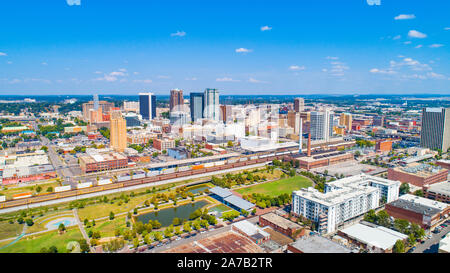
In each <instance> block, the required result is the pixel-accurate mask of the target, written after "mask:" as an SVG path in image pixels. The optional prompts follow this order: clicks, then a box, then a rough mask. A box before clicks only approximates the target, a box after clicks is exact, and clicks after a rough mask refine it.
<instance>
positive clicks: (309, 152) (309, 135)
mask: <svg viewBox="0 0 450 273" xmlns="http://www.w3.org/2000/svg"><path fill="white" fill-rule="evenodd" d="M308 156H311V133H309V134H308Z"/></svg>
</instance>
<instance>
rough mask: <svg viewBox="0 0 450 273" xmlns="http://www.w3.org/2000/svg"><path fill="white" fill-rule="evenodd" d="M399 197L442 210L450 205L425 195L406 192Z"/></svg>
mask: <svg viewBox="0 0 450 273" xmlns="http://www.w3.org/2000/svg"><path fill="white" fill-rule="evenodd" d="M399 199H403V200H407V201H409V202H413V203H418V204H421V205H424V206H427V207H432V208H435V209H438V210H440V211H443V210H445V209H446V208H447V207H448V206H449V205H448V204H446V203H443V202H439V201H435V200H431V199H428V198H424V197H419V196H415V195H412V194H405V195H402V196H400V197H399Z"/></svg>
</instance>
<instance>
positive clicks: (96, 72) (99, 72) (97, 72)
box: [94, 71, 103, 74]
mask: <svg viewBox="0 0 450 273" xmlns="http://www.w3.org/2000/svg"><path fill="white" fill-rule="evenodd" d="M102 73H103V72H102V71H95V72H94V74H102Z"/></svg>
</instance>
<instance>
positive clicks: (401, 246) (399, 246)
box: [392, 240, 405, 253]
mask: <svg viewBox="0 0 450 273" xmlns="http://www.w3.org/2000/svg"><path fill="white" fill-rule="evenodd" d="M392 252H394V253H404V252H405V243H403V241H402V240H397V242H395V245H394V248H393V249H392Z"/></svg>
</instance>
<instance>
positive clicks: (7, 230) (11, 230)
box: [0, 221, 23, 239]
mask: <svg viewBox="0 0 450 273" xmlns="http://www.w3.org/2000/svg"><path fill="white" fill-rule="evenodd" d="M22 230H23V224H18V223H17V221H15V222H14V223H12V224H10V223H9V222H8V221H3V222H0V239H6V238H11V237H15V236H18V235H20V234H21V233H22Z"/></svg>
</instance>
